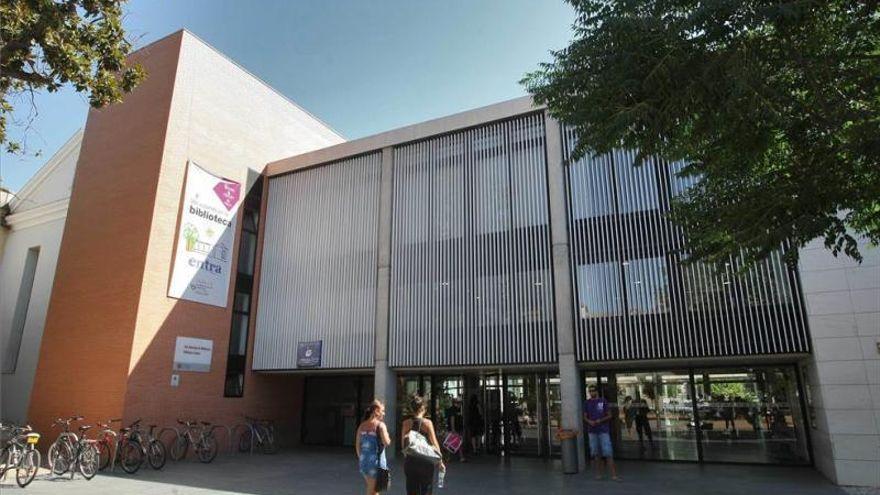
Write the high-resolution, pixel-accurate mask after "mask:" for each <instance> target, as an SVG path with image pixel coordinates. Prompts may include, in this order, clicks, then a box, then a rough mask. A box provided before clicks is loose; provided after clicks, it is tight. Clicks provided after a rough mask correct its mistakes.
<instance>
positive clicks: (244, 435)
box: [238, 428, 254, 452]
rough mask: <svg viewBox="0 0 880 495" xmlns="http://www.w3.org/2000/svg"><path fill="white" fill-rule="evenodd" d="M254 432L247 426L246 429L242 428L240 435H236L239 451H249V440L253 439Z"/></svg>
mask: <svg viewBox="0 0 880 495" xmlns="http://www.w3.org/2000/svg"><path fill="white" fill-rule="evenodd" d="M253 438H254V434H253V432H251V429H250V428H248V429H246V430H242V432H241V436H240V437H238V451H239V452H250V451H251V442H252V441H253Z"/></svg>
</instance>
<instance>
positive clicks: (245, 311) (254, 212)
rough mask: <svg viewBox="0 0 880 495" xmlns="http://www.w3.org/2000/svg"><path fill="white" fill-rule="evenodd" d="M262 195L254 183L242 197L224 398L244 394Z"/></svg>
mask: <svg viewBox="0 0 880 495" xmlns="http://www.w3.org/2000/svg"><path fill="white" fill-rule="evenodd" d="M262 195H263V183H262V182H257V183H256V184H254V187H253V188H251V191H250V192H249V193H248V195H247V197H246V198H245V200H244V206H243V207H242V212H241V217H242V223H241V239H240V240H239V246H238V268H237V270H238V273H237V274H236V276H235V297H234V299H233V301H232V323H231V328H230V332H229V353H228V355H227V359H226V384H225V386H224V391H223V395H224V396H225V397H242V396H243V395H244V369H245V365H246V362H247V341H248V325H249V324H250V315H251V305H252V300H251V299H252V298H251V295H252V294H253V292H254V267H255V264H256V260H257V232H258V230H259V225H260V202H261V199H262Z"/></svg>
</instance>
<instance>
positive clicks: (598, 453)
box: [584, 385, 620, 481]
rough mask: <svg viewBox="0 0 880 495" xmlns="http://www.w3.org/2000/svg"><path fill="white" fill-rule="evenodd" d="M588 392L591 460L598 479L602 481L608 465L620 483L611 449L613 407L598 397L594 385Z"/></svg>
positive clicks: (587, 405)
mask: <svg viewBox="0 0 880 495" xmlns="http://www.w3.org/2000/svg"><path fill="white" fill-rule="evenodd" d="M588 390H589V393H590V398H589V399H587V401H586V402H585V403H584V422H585V423H587V435H588V437H589V440H590V458H591V459H592V460H593V466H594V468H595V470H596V479H597V480H600V479H602V475H603V473H602V471H603V470H604V466H603V464H608V471H609V473H610V474H611V479H612V480H614V481H620V478H619V477H618V476H617V468H616V466H615V465H614V452H613V451H612V449H611V407H610V406H609V405H608V401H607V400H606V399H605V397H599V396H598V393H599V392H598V390H597V389H596V387H595V386H594V385H590V388H589V389H588ZM603 460H604V462H603Z"/></svg>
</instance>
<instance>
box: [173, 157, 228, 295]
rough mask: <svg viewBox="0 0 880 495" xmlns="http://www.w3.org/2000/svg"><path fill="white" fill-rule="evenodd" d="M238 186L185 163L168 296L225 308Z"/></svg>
mask: <svg viewBox="0 0 880 495" xmlns="http://www.w3.org/2000/svg"><path fill="white" fill-rule="evenodd" d="M240 199H241V184H239V183H238V182H235V181H231V180H228V179H223V178H221V177H217V176H215V175H213V174H210V173H208V172H206V171H205V170H203V169H202V168H201V167H199V166H198V165H196V164H195V163H193V162H190V163H189V166H188V171H187V174H186V187H185V190H184V194H183V205H182V208H183V212H182V214H181V215H180V229H179V232H178V234H177V235H178V237H177V250H176V252H175V256H174V266H172V267H171V270H172V271H171V285H169V287H168V295H169V296H170V297H175V298H178V299H186V300H189V301H195V302H200V303H203V304H210V305H212V306H220V307H224V308H225V307H226V300H227V295H228V293H229V272H230V270H231V268H232V260H231V258H232V243H233V240H234V238H235V219H236V216H235V213H236V209H237V207H238V203H239V200H240Z"/></svg>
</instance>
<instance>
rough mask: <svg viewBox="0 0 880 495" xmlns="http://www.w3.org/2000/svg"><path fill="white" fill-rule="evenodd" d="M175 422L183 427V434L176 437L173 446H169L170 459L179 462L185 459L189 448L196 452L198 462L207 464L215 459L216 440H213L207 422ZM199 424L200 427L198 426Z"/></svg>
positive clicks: (209, 424) (212, 434)
mask: <svg viewBox="0 0 880 495" xmlns="http://www.w3.org/2000/svg"><path fill="white" fill-rule="evenodd" d="M177 422H178V423H179V424H181V425H184V426H185V428H184V430H183V434H182V435H180V436H179V437H177V440H176V441H175V442H174V445H172V446H171V458H172V459H174V460H175V461H179V460H181V459H183V458H184V457H186V453H187V451H188V450H189V447H190V446H192V447H193V450H195V452H196V456H197V457H198V458H199V461H201V462H203V463H209V462H211V461H213V460H214V458H215V457H217V439H215V438H214V433H213V432H212V430H211V428H210V426H211V423H208V422H207V421H199V422H197V421H182V420H180V419H178V420H177ZM199 423H201V425H202V426H201V427H200V426H199Z"/></svg>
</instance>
